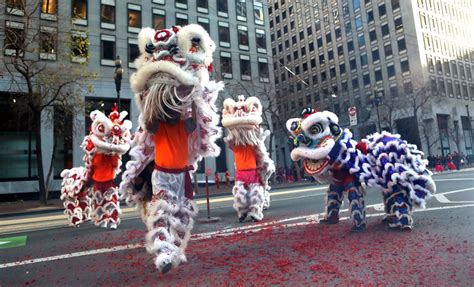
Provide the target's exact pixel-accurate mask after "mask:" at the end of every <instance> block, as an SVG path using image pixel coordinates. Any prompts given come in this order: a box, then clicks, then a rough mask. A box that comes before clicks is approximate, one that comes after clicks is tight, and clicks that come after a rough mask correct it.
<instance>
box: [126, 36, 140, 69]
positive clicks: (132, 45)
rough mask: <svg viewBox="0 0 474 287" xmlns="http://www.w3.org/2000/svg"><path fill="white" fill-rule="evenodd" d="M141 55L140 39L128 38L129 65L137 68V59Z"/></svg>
mask: <svg viewBox="0 0 474 287" xmlns="http://www.w3.org/2000/svg"><path fill="white" fill-rule="evenodd" d="M138 56H140V50H139V49H138V41H137V40H136V39H128V67H129V68H135V63H134V61H135V59H136V58H138Z"/></svg>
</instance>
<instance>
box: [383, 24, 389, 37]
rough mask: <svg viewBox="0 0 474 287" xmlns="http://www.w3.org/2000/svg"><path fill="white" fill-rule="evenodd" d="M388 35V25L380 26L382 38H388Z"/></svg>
mask: <svg viewBox="0 0 474 287" xmlns="http://www.w3.org/2000/svg"><path fill="white" fill-rule="evenodd" d="M389 34H390V29H389V28H388V23H385V24H383V25H382V36H383V37H385V36H388V35H389Z"/></svg>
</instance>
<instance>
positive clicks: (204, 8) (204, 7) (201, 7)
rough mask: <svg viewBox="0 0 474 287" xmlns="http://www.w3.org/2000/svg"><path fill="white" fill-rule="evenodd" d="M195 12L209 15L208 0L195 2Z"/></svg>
mask: <svg viewBox="0 0 474 287" xmlns="http://www.w3.org/2000/svg"><path fill="white" fill-rule="evenodd" d="M196 7H197V11H198V12H200V13H206V14H207V13H209V1H208V0H197V2H196Z"/></svg>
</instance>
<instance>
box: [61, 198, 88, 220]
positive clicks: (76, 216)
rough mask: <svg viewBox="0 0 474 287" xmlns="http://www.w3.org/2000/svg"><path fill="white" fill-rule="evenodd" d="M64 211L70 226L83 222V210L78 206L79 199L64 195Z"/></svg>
mask: <svg viewBox="0 0 474 287" xmlns="http://www.w3.org/2000/svg"><path fill="white" fill-rule="evenodd" d="M63 200H64V202H63V205H64V208H65V210H64V213H65V214H66V215H67V216H68V221H69V225H70V226H76V227H77V226H79V224H81V223H82V222H83V212H82V209H81V208H80V207H79V201H78V199H77V198H74V197H64V198H63Z"/></svg>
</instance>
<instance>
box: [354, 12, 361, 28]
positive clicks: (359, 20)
mask: <svg viewBox="0 0 474 287" xmlns="http://www.w3.org/2000/svg"><path fill="white" fill-rule="evenodd" d="M355 24H356V29H357V30H360V29H362V16H360V15H357V16H356V18H355Z"/></svg>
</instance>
